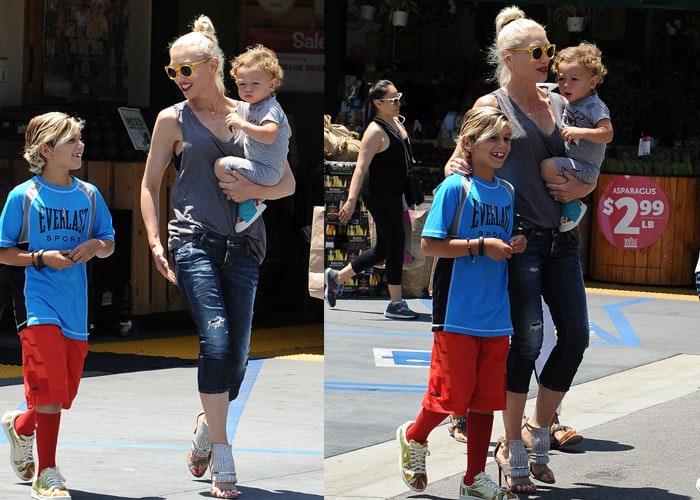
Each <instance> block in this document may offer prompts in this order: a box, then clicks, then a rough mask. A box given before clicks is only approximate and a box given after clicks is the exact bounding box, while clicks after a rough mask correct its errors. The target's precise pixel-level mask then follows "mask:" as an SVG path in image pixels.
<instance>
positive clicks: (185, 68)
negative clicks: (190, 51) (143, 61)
mask: <svg viewBox="0 0 700 500" xmlns="http://www.w3.org/2000/svg"><path fill="white" fill-rule="evenodd" d="M209 59H211V57H207V58H206V59H202V60H201V61H196V62H190V63H183V64H176V65H175V66H166V67H165V72H166V73H167V75H168V78H170V79H171V80H174V79H175V78H177V74H178V72H179V73H180V74H181V75H182V76H184V77H185V78H187V77H189V76H192V73H194V67H195V66H197V65H198V64H202V63H203V62H207V61H208V60H209Z"/></svg>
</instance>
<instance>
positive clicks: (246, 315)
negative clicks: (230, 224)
mask: <svg viewBox="0 0 700 500" xmlns="http://www.w3.org/2000/svg"><path fill="white" fill-rule="evenodd" d="M172 253H173V257H174V260H175V276H176V278H177V284H178V288H179V289H180V291H181V292H182V294H183V296H184V298H185V301H186V302H187V305H188V307H189V310H190V314H191V316H192V319H193V320H194V322H195V324H196V326H197V333H198V334H199V366H198V368H199V369H198V372H197V381H198V387H199V392H200V393H203V394H221V393H222V392H227V391H228V393H229V401H233V400H234V399H236V397H237V396H238V391H239V390H240V387H241V383H242V382H243V376H244V375H245V370H246V366H247V364H248V353H249V350H250V330H251V326H252V321H253V305H254V303H255V291H256V290H257V287H258V276H259V272H260V266H259V265H258V262H257V260H256V259H255V258H254V257H253V256H251V255H249V252H248V247H247V245H246V242H245V238H244V237H240V236H229V237H228V238H227V237H225V236H219V235H216V234H211V233H205V234H198V235H197V236H196V237H195V239H194V240H193V241H190V242H187V243H185V244H184V245H182V246H180V247H178V248H175V249H174V250H173V252H172Z"/></svg>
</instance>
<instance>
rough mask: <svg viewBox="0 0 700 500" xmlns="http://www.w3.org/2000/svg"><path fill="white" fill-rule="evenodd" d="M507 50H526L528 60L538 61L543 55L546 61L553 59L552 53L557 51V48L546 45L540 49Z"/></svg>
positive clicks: (552, 45) (550, 44)
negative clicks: (528, 55) (528, 54)
mask: <svg viewBox="0 0 700 500" xmlns="http://www.w3.org/2000/svg"><path fill="white" fill-rule="evenodd" d="M508 50H527V51H528V52H529V53H530V60H532V61H539V60H540V59H542V56H543V55H544V56H547V59H551V58H553V57H554V53H555V52H556V51H557V46H556V45H555V44H553V43H548V44H547V45H542V46H540V47H520V48H515V49H508Z"/></svg>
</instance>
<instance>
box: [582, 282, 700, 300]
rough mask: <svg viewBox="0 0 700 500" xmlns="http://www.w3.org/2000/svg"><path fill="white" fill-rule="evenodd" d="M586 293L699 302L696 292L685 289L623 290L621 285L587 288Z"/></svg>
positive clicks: (638, 287)
mask: <svg viewBox="0 0 700 500" xmlns="http://www.w3.org/2000/svg"><path fill="white" fill-rule="evenodd" d="M586 292H587V293H592V294H596V295H626V296H628V297H652V298H654V299H665V300H687V301H697V300H698V295H697V293H696V292H695V290H691V289H688V290H685V289H678V288H673V289H668V290H665V289H663V288H645V287H640V286H635V287H634V289H631V288H621V287H620V285H602V286H601V285H600V284H598V283H596V284H595V285H589V286H586Z"/></svg>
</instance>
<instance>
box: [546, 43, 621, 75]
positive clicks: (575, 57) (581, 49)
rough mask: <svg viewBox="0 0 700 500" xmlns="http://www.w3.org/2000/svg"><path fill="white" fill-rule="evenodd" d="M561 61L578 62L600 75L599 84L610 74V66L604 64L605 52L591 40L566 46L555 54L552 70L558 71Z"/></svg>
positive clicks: (593, 73) (592, 72)
mask: <svg viewBox="0 0 700 500" xmlns="http://www.w3.org/2000/svg"><path fill="white" fill-rule="evenodd" d="M560 62H578V63H579V64H580V65H581V66H583V67H584V68H586V69H587V70H588V71H590V72H591V74H592V75H593V76H597V77H598V85H600V84H601V83H603V78H604V77H605V75H607V74H608V68H606V67H605V65H604V64H603V54H602V52H601V51H600V49H599V48H598V46H597V45H596V44H594V43H591V42H581V43H580V44H578V45H574V46H572V47H566V48H564V49H562V50H561V51H559V52H558V53H557V55H556V56H554V62H553V63H552V71H553V72H554V74H556V73H557V71H558V67H559V63H560Z"/></svg>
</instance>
